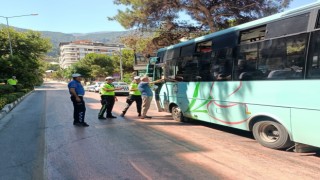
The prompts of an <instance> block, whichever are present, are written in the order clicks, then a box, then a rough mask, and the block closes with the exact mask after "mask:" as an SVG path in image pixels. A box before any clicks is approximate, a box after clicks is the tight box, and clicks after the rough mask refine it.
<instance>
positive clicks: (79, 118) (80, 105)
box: [68, 73, 89, 127]
mask: <svg viewBox="0 0 320 180" xmlns="http://www.w3.org/2000/svg"><path fill="white" fill-rule="evenodd" d="M72 78H73V80H72V81H70V82H69V84H68V89H69V92H70V94H71V97H70V99H71V101H72V103H73V108H74V110H73V119H74V120H73V125H76V126H83V127H87V126H89V125H88V124H87V123H86V122H85V121H84V117H85V114H86V106H85V102H84V100H83V96H84V88H83V86H82V85H81V74H78V73H76V74H72Z"/></svg>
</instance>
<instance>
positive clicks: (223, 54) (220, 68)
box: [210, 48, 232, 80]
mask: <svg viewBox="0 0 320 180" xmlns="http://www.w3.org/2000/svg"><path fill="white" fill-rule="evenodd" d="M210 74H211V77H212V79H213V80H231V74H232V49H231V48H225V49H221V50H218V51H215V52H214V58H213V60H212V62H211V68H210Z"/></svg>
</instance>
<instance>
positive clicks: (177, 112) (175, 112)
mask: <svg viewBox="0 0 320 180" xmlns="http://www.w3.org/2000/svg"><path fill="white" fill-rule="evenodd" d="M171 115H172V118H173V120H175V121H178V122H183V121H184V118H183V114H182V112H181V109H180V107H179V106H173V107H172V108H171Z"/></svg>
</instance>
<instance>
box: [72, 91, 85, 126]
mask: <svg viewBox="0 0 320 180" xmlns="http://www.w3.org/2000/svg"><path fill="white" fill-rule="evenodd" d="M79 98H80V99H81V101H80V102H77V101H76V98H75V97H74V96H71V97H70V99H71V101H72V103H73V108H74V110H73V122H74V123H78V122H84V117H85V115H86V106H85V102H84V100H83V97H82V96H79Z"/></svg>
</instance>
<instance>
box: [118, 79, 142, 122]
mask: <svg viewBox="0 0 320 180" xmlns="http://www.w3.org/2000/svg"><path fill="white" fill-rule="evenodd" d="M140 81H141V80H140V76H136V77H134V78H133V81H132V83H131V84H130V93H129V97H128V98H127V101H126V103H127V104H126V107H125V108H124V110H123V111H122V114H121V115H120V116H122V117H124V115H125V114H126V112H127V111H128V109H129V107H130V106H131V104H132V103H133V102H134V101H135V102H136V106H137V112H138V116H139V117H140V116H141V106H142V99H141V92H140V91H139V89H138V84H139V83H140Z"/></svg>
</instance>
